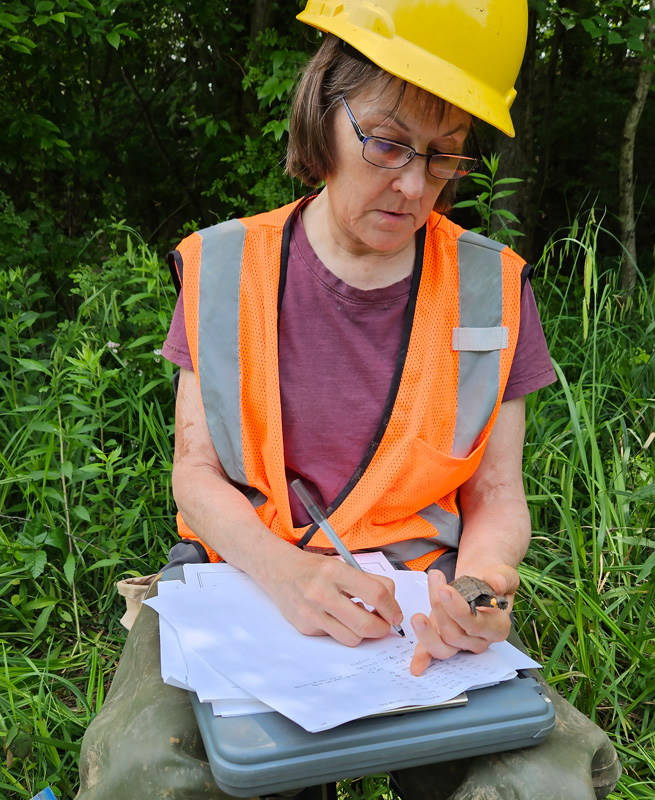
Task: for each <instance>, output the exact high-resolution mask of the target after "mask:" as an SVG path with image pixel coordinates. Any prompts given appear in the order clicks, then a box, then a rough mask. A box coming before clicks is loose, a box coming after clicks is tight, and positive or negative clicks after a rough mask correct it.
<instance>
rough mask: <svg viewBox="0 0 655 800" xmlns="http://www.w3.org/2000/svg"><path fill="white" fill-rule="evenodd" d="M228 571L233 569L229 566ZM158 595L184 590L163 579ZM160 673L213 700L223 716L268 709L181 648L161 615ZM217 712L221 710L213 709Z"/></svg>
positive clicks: (205, 700)
mask: <svg viewBox="0 0 655 800" xmlns="http://www.w3.org/2000/svg"><path fill="white" fill-rule="evenodd" d="M231 571H234V570H232V569H231ZM157 588H158V593H159V594H160V596H163V597H167V598H172V600H173V602H176V601H175V598H176V597H178V596H179V593H180V592H183V591H185V590H186V587H185V585H184V583H182V582H181V581H163V582H160V583H159V585H158V587H157ZM159 642H160V654H161V673H162V679H163V680H164V683H168V684H169V685H171V686H177V687H178V688H179V689H189V690H192V691H195V692H196V694H197V695H198V699H199V700H200V702H201V703H208V702H209V703H212V706H214V702H216V704H217V705H216V708H219V706H220V704H223V707H224V708H226V709H227V710H228V711H229V714H226V716H239V715H243V714H259V713H262V712H263V711H271V710H272V709H271V708H270V707H269V706H267V705H265V704H264V703H262V702H261V700H258V699H257V698H256V697H253V696H252V695H251V694H249V693H248V692H246V691H244V690H243V689H241V688H240V687H239V686H237V685H236V684H235V683H234V682H233V681H230V680H228V678H226V677H225V676H224V675H222V674H221V673H220V672H218V671H217V670H216V669H214V668H213V667H212V666H211V665H210V664H208V663H207V662H206V661H205V659H203V658H201V657H200V656H199V655H198V654H197V653H196V652H195V651H194V650H186V651H183V648H182V646H181V644H180V639H179V637H178V635H177V632H176V630H175V628H174V627H173V626H172V625H171V624H170V623H168V622H167V621H166V619H165V618H164V617H162V616H160V618H159ZM215 713H217V714H220V713H222V712H220V711H215Z"/></svg>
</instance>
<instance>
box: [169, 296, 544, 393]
mask: <svg viewBox="0 0 655 800" xmlns="http://www.w3.org/2000/svg"><path fill="white" fill-rule="evenodd" d="M162 352H163V351H162ZM556 380H557V376H556V375H555V370H554V369H553V365H552V364H551V362H550V355H549V353H548V345H547V344H546V337H545V336H544V331H543V328H542V327H541V320H540V319H539V311H538V310H537V303H536V302H535V299H534V292H533V291H532V286H530V282H529V281H526V284H525V287H524V289H523V294H522V295H521V321H520V323H519V335H518V339H517V342H516V350H515V352H514V360H513V361H512V366H511V369H510V372H509V378H508V380H507V386H506V387H505V394H504V395H503V402H504V401H505V400H513V399H514V398H515V397H523V396H524V395H526V394H530V392H534V391H536V390H537V389H543V387H544V386H548V385H549V384H551V383H554V382H555V381H556Z"/></svg>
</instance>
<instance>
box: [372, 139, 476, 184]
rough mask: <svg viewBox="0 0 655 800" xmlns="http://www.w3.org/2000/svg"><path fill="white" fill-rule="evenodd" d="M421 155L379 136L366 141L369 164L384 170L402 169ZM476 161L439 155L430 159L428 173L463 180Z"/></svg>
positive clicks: (463, 157)
mask: <svg viewBox="0 0 655 800" xmlns="http://www.w3.org/2000/svg"><path fill="white" fill-rule="evenodd" d="M416 155H420V154H417V153H416V151H415V150H414V149H413V148H411V147H406V146H405V145H402V144H400V143H398V142H392V141H389V140H388V139H382V138H378V137H377V136H367V137H366V138H365V140H364V149H363V156H364V159H365V160H366V161H368V162H369V164H373V165H374V166H376V167H383V168H384V169H400V168H401V167H404V166H405V164H407V163H409V162H410V161H411V160H412V159H413V158H414V156H416ZM475 164H476V159H474V158H467V157H466V156H454V155H453V156H449V155H441V154H439V153H437V154H435V155H433V156H430V157H429V159H428V172H429V173H430V175H432V176H433V177H435V178H442V179H444V180H453V179H456V178H462V177H464V175H467V174H468V173H469V172H471V170H472V169H474V167H475Z"/></svg>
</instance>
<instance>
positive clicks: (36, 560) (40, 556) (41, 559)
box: [25, 550, 48, 578]
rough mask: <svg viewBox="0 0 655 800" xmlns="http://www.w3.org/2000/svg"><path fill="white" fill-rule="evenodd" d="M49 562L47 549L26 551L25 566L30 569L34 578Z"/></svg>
mask: <svg viewBox="0 0 655 800" xmlns="http://www.w3.org/2000/svg"><path fill="white" fill-rule="evenodd" d="M47 563H48V556H47V555H46V552H45V550H34V551H33V552H31V553H25V566H26V567H27V568H28V569H29V571H30V573H31V574H32V577H33V578H38V577H39V575H41V573H42V572H43V570H44V569H45V566H46V564H47Z"/></svg>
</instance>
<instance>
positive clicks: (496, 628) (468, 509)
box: [412, 397, 531, 675]
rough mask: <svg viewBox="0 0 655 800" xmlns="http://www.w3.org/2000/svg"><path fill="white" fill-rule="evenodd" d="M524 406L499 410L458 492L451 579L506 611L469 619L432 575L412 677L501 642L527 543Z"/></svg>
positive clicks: (417, 622) (417, 620)
mask: <svg viewBox="0 0 655 800" xmlns="http://www.w3.org/2000/svg"><path fill="white" fill-rule="evenodd" d="M524 435H525V400H524V398H522V397H521V398H516V399H515V400H509V401H507V402H506V403H503V404H502V405H501V407H500V411H499V414H498V418H497V420H496V424H495V425H494V427H493V430H492V432H491V435H490V437H489V442H488V443H487V448H486V450H485V453H484V456H483V457H482V461H481V462H480V466H479V467H478V469H477V470H476V472H475V473H474V474H473V476H472V477H471V478H470V479H469V480H468V481H467V482H466V483H465V484H464V485H463V486H462V488H461V490H460V506H461V511H462V522H463V528H462V538H461V541H460V546H459V554H458V558H457V569H456V574H457V575H472V576H475V577H478V578H482V579H483V580H485V581H486V582H487V583H488V584H490V585H491V587H492V588H493V589H494V591H495V592H497V593H498V594H504V595H506V596H507V598H508V601H509V608H508V609H507V610H506V611H498V610H494V609H481V610H480V612H479V613H478V614H477V615H476V616H473V615H472V614H471V611H470V609H469V607H468V605H467V604H466V602H465V601H464V599H463V598H462V597H461V596H460V595H459V594H458V592H457V591H456V590H455V589H453V588H452V587H450V586H447V585H446V581H445V578H444V576H443V574H442V573H441V572H439V571H438V570H433V571H432V572H431V573H430V575H429V587H430V603H431V609H432V610H431V613H430V615H429V617H427V616H425V615H423V614H416V615H414V617H413V618H412V624H413V626H414V629H415V631H416V634H417V636H418V638H419V642H420V643H419V645H417V648H416V651H415V654H414V659H413V661H412V672H414V674H416V675H418V674H420V673H421V672H423V670H424V669H425V668H426V667H427V666H428V664H429V663H430V661H431V659H432V658H433V657H434V658H449V657H450V656H451V655H453V654H454V653H456V652H457V651H458V650H471V651H473V652H480V651H481V650H484V649H486V648H487V647H488V646H489V644H491V643H492V642H496V641H502V640H504V639H506V638H507V635H508V633H509V629H510V621H509V611H510V610H511V608H512V604H513V599H514V594H515V593H516V590H517V589H518V585H519V577H518V573H517V572H516V567H517V566H518V564H519V563H520V562H521V560H522V559H523V556H524V555H525V553H526V551H527V549H528V545H529V543H530V531H531V526H530V515H529V512H528V507H527V503H526V500H525V493H524V490H523V472H522V454H523V437H524Z"/></svg>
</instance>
